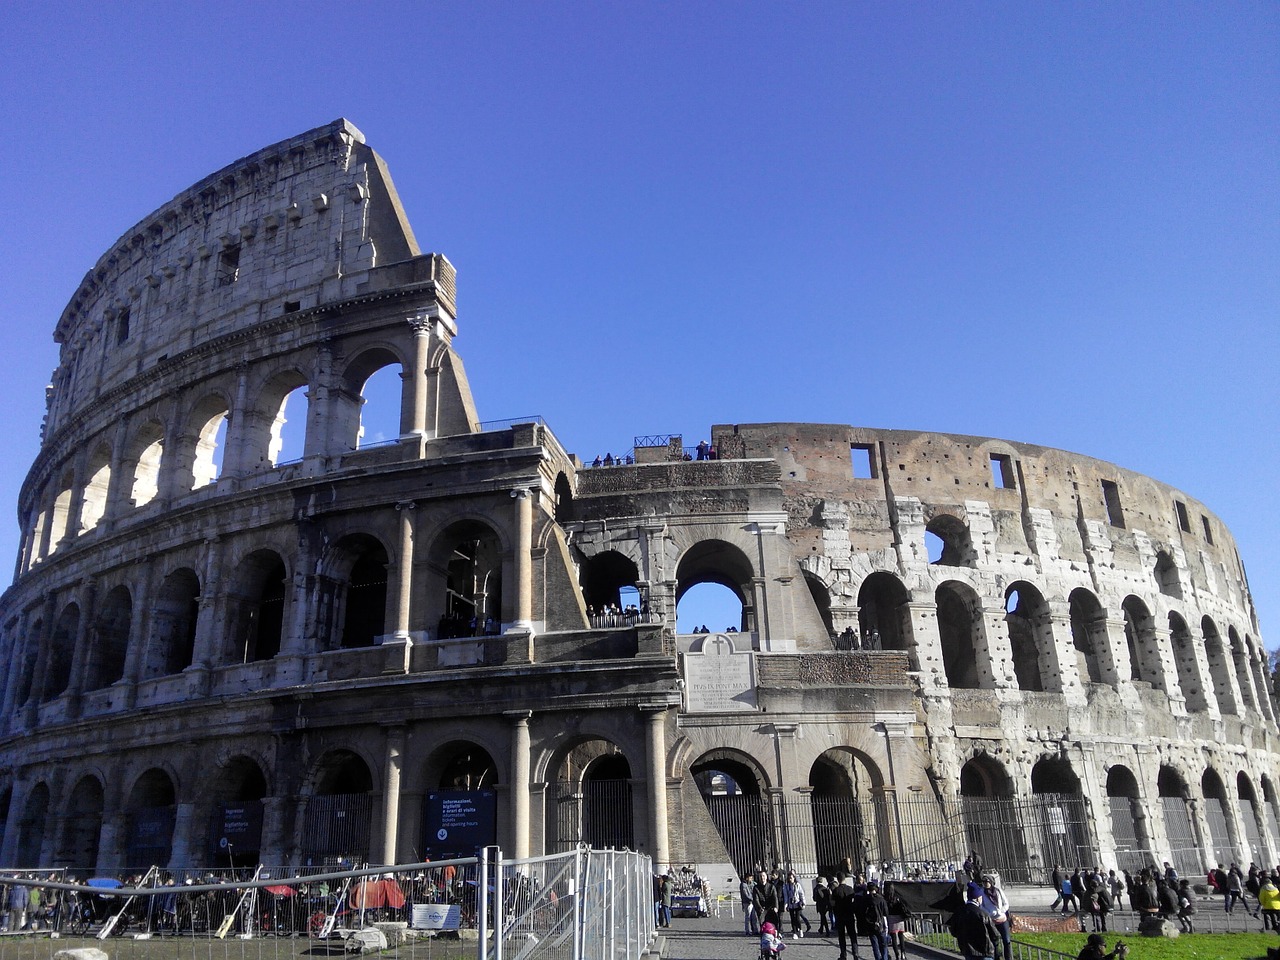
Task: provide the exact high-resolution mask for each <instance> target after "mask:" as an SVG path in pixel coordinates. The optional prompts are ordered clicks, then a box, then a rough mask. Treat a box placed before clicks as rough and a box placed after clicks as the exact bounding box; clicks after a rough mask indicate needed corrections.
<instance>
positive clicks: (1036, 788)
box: [1027, 756, 1098, 864]
mask: <svg viewBox="0 0 1280 960" xmlns="http://www.w3.org/2000/svg"><path fill="white" fill-rule="evenodd" d="M1031 793H1032V801H1033V802H1032V804H1031V805H1030V806H1029V807H1028V808H1027V814H1028V818H1029V819H1030V820H1031V821H1032V822H1031V823H1029V824H1027V833H1028V835H1029V836H1032V837H1036V838H1037V841H1036V842H1037V844H1038V846H1039V856H1040V862H1041V863H1043V864H1054V863H1061V864H1089V863H1097V862H1098V853H1097V845H1096V844H1095V843H1094V840H1093V832H1092V831H1091V830H1090V829H1089V823H1090V820H1091V813H1090V811H1089V810H1088V808H1086V807H1085V803H1084V796H1083V793H1082V791H1081V789H1080V778H1079V777H1078V776H1077V775H1076V772H1075V770H1073V769H1072V767H1071V761H1070V760H1068V759H1067V758H1066V757H1062V756H1052V757H1042V758H1041V759H1040V760H1038V761H1036V764H1035V766H1034V767H1032V768H1031Z"/></svg>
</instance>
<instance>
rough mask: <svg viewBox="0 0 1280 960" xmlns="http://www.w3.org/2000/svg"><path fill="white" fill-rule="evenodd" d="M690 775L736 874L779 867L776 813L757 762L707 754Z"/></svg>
mask: <svg viewBox="0 0 1280 960" xmlns="http://www.w3.org/2000/svg"><path fill="white" fill-rule="evenodd" d="M689 769H690V772H691V773H692V775H693V781H694V784H695V785H696V786H697V788H698V793H699V795H700V796H701V797H702V801H703V803H704V804H705V805H706V808H707V813H708V815H709V817H710V819H711V822H712V824H714V825H715V830H716V833H717V835H718V836H719V837H720V841H721V843H722V844H723V847H724V851H725V853H726V854H727V856H728V859H729V862H731V863H732V864H733V869H734V872H735V873H736V874H737V875H738V876H743V875H744V874H746V873H753V872H755V871H756V870H758V869H760V868H762V867H765V866H769V865H771V864H773V863H775V862H777V859H778V857H777V847H776V840H775V836H774V825H773V813H772V810H771V809H770V807H769V803H768V798H767V797H766V796H765V794H764V790H763V789H762V786H763V784H764V777H763V773H762V772H761V771H760V770H759V769H758V768H757V767H756V765H755V763H754V761H753V760H751V759H749V758H747V757H746V756H744V755H741V754H738V753H736V752H734V751H729V750H718V751H712V752H711V753H707V754H704V755H703V756H701V757H700V758H698V760H697V761H696V762H695V763H694V764H693V765H692V766H691V767H690V768H689ZM705 852H706V851H704V853H705ZM698 859H700V860H703V861H709V862H714V861H717V860H719V859H720V858H719V857H715V856H706V855H704V856H702V857H700V858H698Z"/></svg>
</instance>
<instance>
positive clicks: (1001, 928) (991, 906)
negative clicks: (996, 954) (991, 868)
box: [982, 877, 1013, 960]
mask: <svg viewBox="0 0 1280 960" xmlns="http://www.w3.org/2000/svg"><path fill="white" fill-rule="evenodd" d="M982 909H984V910H986V911H987V914H988V915H989V916H990V917H991V922H992V923H993V924H994V925H995V928H996V933H998V934H999V935H1000V942H1001V943H1003V944H1004V960H1013V946H1012V926H1013V925H1012V924H1011V923H1010V922H1009V898H1008V897H1006V896H1005V895H1004V891H1003V890H1001V889H1000V888H999V887H998V886H997V885H996V880H995V877H987V881H986V883H985V884H983V888H982Z"/></svg>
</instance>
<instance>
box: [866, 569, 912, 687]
mask: <svg viewBox="0 0 1280 960" xmlns="http://www.w3.org/2000/svg"><path fill="white" fill-rule="evenodd" d="M910 600H911V596H910V594H908V593H907V588H906V587H904V586H903V585H902V581H901V580H899V579H898V578H897V577H895V576H894V575H893V574H892V573H886V572H884V571H882V570H877V571H876V572H875V573H872V574H870V575H868V577H867V578H866V579H865V580H863V581H862V586H861V587H859V588H858V630H859V632H860V633H861V635H862V637H863V638H864V639H865V638H867V637H873V638H874V637H876V636H878V637H879V638H880V649H881V650H906V649H907V636H908V632H909V631H908V626H907V624H908V623H909V614H908V608H907V604H908V603H909V602H910ZM873 642H874V641H873ZM911 659H912V669H916V665H915V663H914V661H915V655H914V653H913V654H912V658H911Z"/></svg>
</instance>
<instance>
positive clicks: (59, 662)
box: [40, 603, 80, 703]
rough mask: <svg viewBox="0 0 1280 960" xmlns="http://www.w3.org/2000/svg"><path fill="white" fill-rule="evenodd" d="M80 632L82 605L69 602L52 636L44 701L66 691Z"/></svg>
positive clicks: (45, 677)
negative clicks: (77, 636)
mask: <svg viewBox="0 0 1280 960" xmlns="http://www.w3.org/2000/svg"><path fill="white" fill-rule="evenodd" d="M79 632H80V607H79V606H77V605H76V604H74V603H69V604H67V605H66V606H65V607H63V608H62V613H60V614H59V615H58V620H57V623H55V624H54V627H53V636H52V637H51V638H50V643H49V652H48V658H49V659H48V661H47V662H46V663H45V668H44V689H43V690H41V691H40V700H41V702H42V703H48V702H49V701H50V700H52V699H53V698H54V697H57V696H61V695H62V694H63V693H65V692H66V690H67V687H68V685H69V684H70V683H71V662H72V659H73V658H74V656H75V650H76V635H77V634H78V633H79Z"/></svg>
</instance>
